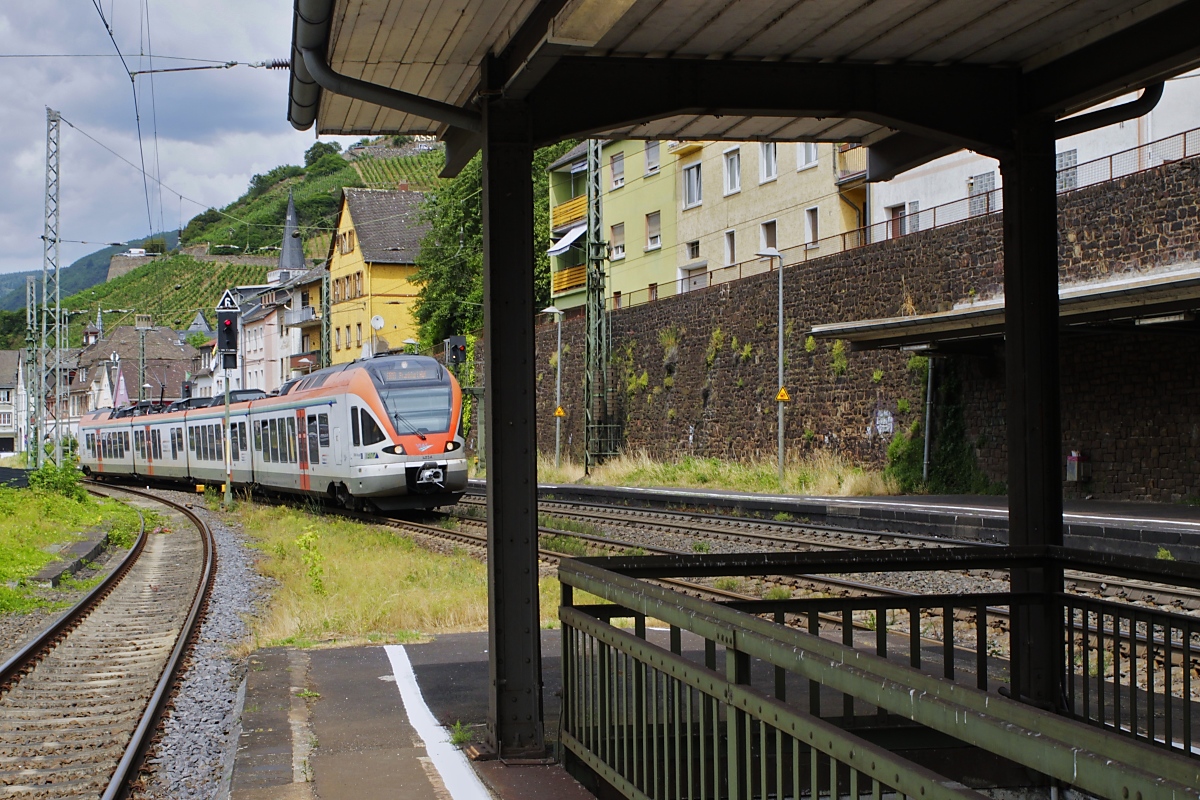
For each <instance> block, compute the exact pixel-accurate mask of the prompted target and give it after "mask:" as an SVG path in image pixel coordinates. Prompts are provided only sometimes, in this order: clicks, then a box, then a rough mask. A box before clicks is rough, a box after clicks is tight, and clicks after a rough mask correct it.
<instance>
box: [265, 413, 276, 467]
mask: <svg viewBox="0 0 1200 800" xmlns="http://www.w3.org/2000/svg"><path fill="white" fill-rule="evenodd" d="M267 430H268V431H269V434H268V439H269V440H270V442H271V457H270V460H271V461H274V462H276V463H278V462H279V420H277V419H273V420H271V422H270V427H268V429H267Z"/></svg>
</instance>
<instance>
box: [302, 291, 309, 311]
mask: <svg viewBox="0 0 1200 800" xmlns="http://www.w3.org/2000/svg"><path fill="white" fill-rule="evenodd" d="M308 306H309V300H308V292H301V293H300V307H301V308H308Z"/></svg>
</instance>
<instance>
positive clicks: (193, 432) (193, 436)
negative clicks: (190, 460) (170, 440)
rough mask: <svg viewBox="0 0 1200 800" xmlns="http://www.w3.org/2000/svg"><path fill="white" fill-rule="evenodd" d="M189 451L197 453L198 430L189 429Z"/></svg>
mask: <svg viewBox="0 0 1200 800" xmlns="http://www.w3.org/2000/svg"><path fill="white" fill-rule="evenodd" d="M188 450H191V451H192V452H193V453H194V452H196V429H195V428H188Z"/></svg>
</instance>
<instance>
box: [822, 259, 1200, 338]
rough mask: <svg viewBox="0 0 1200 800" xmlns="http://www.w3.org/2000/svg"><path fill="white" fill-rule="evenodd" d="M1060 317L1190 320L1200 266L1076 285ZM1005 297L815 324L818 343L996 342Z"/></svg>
mask: <svg viewBox="0 0 1200 800" xmlns="http://www.w3.org/2000/svg"><path fill="white" fill-rule="evenodd" d="M1058 301H1059V316H1060V318H1061V320H1062V325H1063V327H1064V328H1065V329H1070V328H1071V327H1074V326H1087V325H1102V324H1112V323H1124V324H1129V325H1146V324H1152V323H1158V322H1182V323H1190V322H1192V316H1194V315H1189V314H1188V313H1186V312H1191V311H1192V310H1193V309H1197V308H1200V266H1197V265H1194V264H1188V265H1184V266H1182V267H1180V266H1175V267H1172V268H1168V269H1164V270H1156V271H1155V272H1149V273H1142V274H1139V275H1136V276H1134V277H1119V278H1116V279H1109V280H1106V281H1096V282H1089V283H1079V284H1072V285H1066V286H1062V287H1060V288H1059V292H1058ZM1004 322H1005V316H1004V297H1003V296H1000V297H994V298H989V299H987V300H983V301H978V302H975V303H968V304H966V305H963V306H960V307H959V308H955V309H953V310H951V311H939V312H935V313H932V314H918V315H915V316H911V317H890V318H886V319H869V320H861V321H856V322H841V323H833V324H827V325H817V326H814V327H813V329H812V335H813V336H814V337H815V338H817V339H845V340H847V341H849V342H850V344H851V348H852V349H855V350H872V349H879V348H894V347H905V346H914V345H930V346H936V345H938V344H946V343H952V342H964V341H967V340H979V339H988V338H992V339H996V338H1001V337H1003V335H1004Z"/></svg>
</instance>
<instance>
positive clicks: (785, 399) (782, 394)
mask: <svg viewBox="0 0 1200 800" xmlns="http://www.w3.org/2000/svg"><path fill="white" fill-rule="evenodd" d="M775 402H777V403H790V402H792V396H791V395H790V394H788V390H787V387H786V386H780V387H779V393H778V394H776V395H775Z"/></svg>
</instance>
